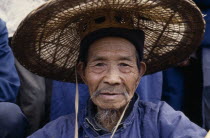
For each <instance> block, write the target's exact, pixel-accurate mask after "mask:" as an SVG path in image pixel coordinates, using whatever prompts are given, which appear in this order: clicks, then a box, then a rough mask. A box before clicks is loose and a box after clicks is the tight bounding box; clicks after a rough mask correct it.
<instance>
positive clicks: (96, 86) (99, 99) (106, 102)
mask: <svg viewBox="0 0 210 138" xmlns="http://www.w3.org/2000/svg"><path fill="white" fill-rule="evenodd" d="M136 62H137V59H136V49H135V47H134V45H133V44H132V43H130V42H129V41H127V40H126V39H123V38H118V37H105V38H102V39H99V40H97V41H95V42H94V43H93V44H91V45H90V48H89V51H88V59H87V66H86V67H84V63H82V62H80V63H79V64H78V69H79V74H80V76H81V77H82V79H83V80H84V82H85V83H86V85H88V88H89V92H90V96H91V98H92V101H93V103H94V104H95V105H97V106H98V107H99V108H101V109H117V110H118V109H121V108H123V107H125V105H126V104H127V103H128V102H129V101H130V99H131V98H132V97H133V95H134V92H135V90H136V88H137V86H138V84H139V81H140V79H141V77H142V76H143V74H144V73H145V70H146V65H145V63H143V62H141V63H140V65H141V67H140V70H139V69H138V67H137V63H136Z"/></svg>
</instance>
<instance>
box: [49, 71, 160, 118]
mask: <svg viewBox="0 0 210 138" xmlns="http://www.w3.org/2000/svg"><path fill="white" fill-rule="evenodd" d="M52 87H53V88H52V99H51V110H50V111H51V112H50V120H55V119H56V118H58V117H60V116H62V115H67V114H70V113H74V112H75V111H74V109H75V84H73V83H66V82H59V81H53V85H52ZM136 92H137V93H138V94H139V95H140V99H141V100H144V101H150V102H154V103H156V102H159V101H160V99H161V95H162V72H157V73H154V74H151V75H146V76H144V77H142V79H141V82H140V85H139V86H138V88H137V90H136ZM88 99H89V92H88V87H87V86H86V85H84V84H79V108H80V109H84V107H85V106H86V103H87V100H88Z"/></svg>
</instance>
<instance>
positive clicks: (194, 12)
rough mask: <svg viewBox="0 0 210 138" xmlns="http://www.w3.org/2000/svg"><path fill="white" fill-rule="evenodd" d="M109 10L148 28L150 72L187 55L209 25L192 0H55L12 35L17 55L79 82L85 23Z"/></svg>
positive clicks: (34, 67) (36, 69)
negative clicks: (80, 49) (83, 26)
mask: <svg viewBox="0 0 210 138" xmlns="http://www.w3.org/2000/svg"><path fill="white" fill-rule="evenodd" d="M107 11H114V12H116V13H119V14H122V15H123V16H124V17H126V16H127V17H129V18H132V21H133V22H132V26H133V29H140V30H143V31H144V33H145V46H144V59H143V60H144V62H145V63H146V65H147V71H146V74H150V73H154V72H157V71H160V70H164V69H166V68H169V67H172V66H174V65H176V64H177V63H179V62H181V61H183V60H185V59H186V58H187V57H188V56H189V55H190V54H191V53H192V52H193V51H195V50H196V48H197V47H198V46H199V45H200V43H201V40H202V38H203V33H204V30H205V23H204V20H203V17H202V14H201V12H200V10H199V9H198V7H197V6H196V5H195V4H194V3H193V2H192V1H191V0H136V1H135V0H71V1H70V0H52V1H50V2H47V3H45V4H44V5H42V6H41V7H39V8H38V9H36V10H34V11H32V12H31V13H30V14H29V15H28V16H27V17H26V18H25V19H24V20H23V21H22V23H21V24H20V25H19V27H18V29H17V31H16V33H15V34H14V36H13V40H12V48H13V51H14V54H15V57H16V58H17V59H18V61H19V62H20V63H21V64H22V65H23V66H24V67H26V68H27V69H28V70H29V71H31V72H33V73H35V74H38V75H40V76H44V77H47V78H51V79H54V80H60V81H67V82H75V65H76V63H77V58H78V54H79V46H80V42H81V39H82V36H81V34H80V33H79V30H80V29H81V28H80V25H81V23H85V22H88V21H89V20H92V19H93V20H94V18H95V17H96V16H98V15H99V13H100V14H103V13H106V12H107Z"/></svg>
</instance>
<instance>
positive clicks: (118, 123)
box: [110, 101, 130, 138]
mask: <svg viewBox="0 0 210 138" xmlns="http://www.w3.org/2000/svg"><path fill="white" fill-rule="evenodd" d="M129 103H130V101H129V102H128V103H127V105H126V106H125V109H124V110H123V112H122V115H121V116H120V119H119V120H118V122H117V125H116V126H115V127H114V130H113V132H112V135H111V137H110V138H113V136H114V134H115V132H116V131H117V128H118V127H119V125H120V123H121V121H122V119H123V117H124V115H125V111H126V110H127V108H128V105H129Z"/></svg>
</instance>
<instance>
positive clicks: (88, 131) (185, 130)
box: [29, 99, 207, 138]
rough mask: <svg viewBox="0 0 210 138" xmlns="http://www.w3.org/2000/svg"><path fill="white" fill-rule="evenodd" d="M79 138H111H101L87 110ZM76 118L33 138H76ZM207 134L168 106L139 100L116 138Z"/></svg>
mask: <svg viewBox="0 0 210 138" xmlns="http://www.w3.org/2000/svg"><path fill="white" fill-rule="evenodd" d="M78 115H79V137H80V138H83V137H89V138H93V137H101V138H110V136H111V134H110V133H108V134H104V135H99V134H98V133H97V130H95V129H94V128H93V127H92V126H91V125H90V124H89V123H88V122H87V120H86V117H87V110H84V111H81V112H80V113H79V114H78ZM74 121H75V114H74V113H73V114H70V115H66V116H62V117H60V118H58V119H57V120H54V121H52V122H50V123H49V124H47V125H46V126H45V127H43V128H42V129H40V130H38V131H37V132H35V133H34V134H33V135H31V136H29V138H68V137H69V138H73V137H74ZM206 133H207V132H206V131H205V130H204V129H202V128H200V127H199V126H197V125H196V124H194V123H192V122H190V121H189V119H188V118H187V117H186V116H184V114H183V113H181V112H179V111H174V110H173V109H172V108H171V107H170V106H169V105H168V104H166V103H165V102H159V103H158V104H154V103H150V102H144V101H140V100H139V99H137V100H136V102H135V103H134V106H133V110H132V111H131V113H130V114H129V115H128V117H127V118H126V119H125V121H124V122H123V123H122V127H120V128H119V129H118V130H117V131H116V133H115V135H114V137H117V138H158V137H160V138H178V137H181V138H188V137H191V138H203V137H204V136H205V135H206Z"/></svg>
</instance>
